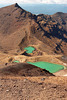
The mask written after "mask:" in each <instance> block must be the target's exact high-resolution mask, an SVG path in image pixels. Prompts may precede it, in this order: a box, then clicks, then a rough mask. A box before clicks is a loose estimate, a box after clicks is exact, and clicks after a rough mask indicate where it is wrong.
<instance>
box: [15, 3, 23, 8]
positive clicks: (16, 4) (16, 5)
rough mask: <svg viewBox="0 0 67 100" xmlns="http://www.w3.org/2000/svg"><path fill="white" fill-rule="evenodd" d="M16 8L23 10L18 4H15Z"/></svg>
mask: <svg viewBox="0 0 67 100" xmlns="http://www.w3.org/2000/svg"><path fill="white" fill-rule="evenodd" d="M14 7H18V8H21V7H20V6H19V5H18V3H15V4H14ZM21 9H22V8H21Z"/></svg>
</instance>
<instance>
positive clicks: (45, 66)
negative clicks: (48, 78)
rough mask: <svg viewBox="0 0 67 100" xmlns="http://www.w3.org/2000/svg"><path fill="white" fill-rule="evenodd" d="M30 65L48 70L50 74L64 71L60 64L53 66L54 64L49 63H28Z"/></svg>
mask: <svg viewBox="0 0 67 100" xmlns="http://www.w3.org/2000/svg"><path fill="white" fill-rule="evenodd" d="M27 63H29V64H32V65H35V66H37V67H40V68H42V69H46V70H47V71H49V72H50V73H55V72H57V71H60V70H62V69H64V66H62V65H58V64H53V63H48V62H42V61H40V62H33V63H32V62H27Z"/></svg>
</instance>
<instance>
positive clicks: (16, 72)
mask: <svg viewBox="0 0 67 100" xmlns="http://www.w3.org/2000/svg"><path fill="white" fill-rule="evenodd" d="M5 66H6V67H4V68H0V75H1V76H2V75H4V76H8V75H10V76H25V77H26V76H30V77H31V76H53V74H51V73H49V72H48V71H46V70H45V69H41V68H38V67H36V66H34V65H30V64H26V63H19V64H14V65H10V66H7V65H5Z"/></svg>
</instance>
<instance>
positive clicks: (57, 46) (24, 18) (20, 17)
mask: <svg viewBox="0 0 67 100" xmlns="http://www.w3.org/2000/svg"><path fill="white" fill-rule="evenodd" d="M38 44H39V49H41V50H42V51H45V52H47V53H49V54H53V53H62V54H64V55H67V13H62V12H57V13H55V14H54V15H44V14H39V15H37V16H36V15H34V14H32V13H30V12H28V11H25V10H24V9H22V8H21V7H20V6H19V5H18V4H17V3H16V4H13V5H11V6H7V7H3V8H0V50H1V51H10V50H17V51H18V50H23V49H24V47H26V46H28V45H38Z"/></svg>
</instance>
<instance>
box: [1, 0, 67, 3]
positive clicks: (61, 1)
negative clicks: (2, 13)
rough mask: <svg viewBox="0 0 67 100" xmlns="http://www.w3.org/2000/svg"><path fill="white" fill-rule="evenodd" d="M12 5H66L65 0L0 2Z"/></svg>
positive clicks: (66, 1)
mask: <svg viewBox="0 0 67 100" xmlns="http://www.w3.org/2000/svg"><path fill="white" fill-rule="evenodd" d="M14 3H18V4H21V3H22V4H23V3H25V4H26V3H45V4H67V0H0V4H14Z"/></svg>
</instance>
